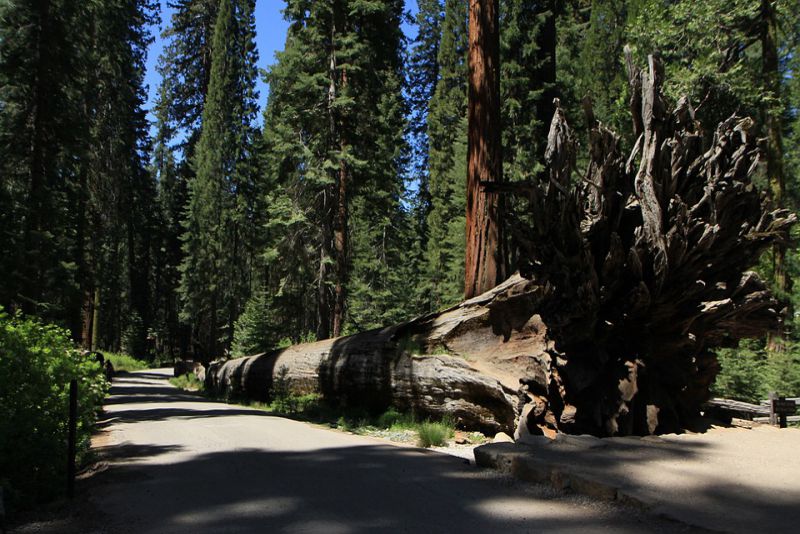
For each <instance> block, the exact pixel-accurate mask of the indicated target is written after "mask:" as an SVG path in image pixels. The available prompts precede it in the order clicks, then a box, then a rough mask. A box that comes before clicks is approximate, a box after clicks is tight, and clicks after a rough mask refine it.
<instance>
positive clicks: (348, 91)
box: [265, 1, 412, 338]
mask: <svg viewBox="0 0 800 534" xmlns="http://www.w3.org/2000/svg"><path fill="white" fill-rule="evenodd" d="M284 14H285V16H286V17H287V19H288V20H289V21H290V27H289V33H288V36H287V40H286V48H285V50H284V51H283V52H282V53H280V54H279V55H278V62H277V64H276V65H275V66H274V67H273V68H272V69H271V71H270V73H269V75H268V81H269V83H270V87H271V91H270V101H269V104H268V108H267V111H266V113H265V125H266V127H265V144H266V146H267V152H268V157H267V160H268V162H267V164H266V165H267V168H268V169H269V171H268V172H269V176H270V179H271V180H273V183H274V185H272V186H271V187H270V189H271V194H270V195H269V199H268V205H269V210H270V214H269V219H270V222H269V226H268V229H269V234H270V245H269V247H268V249H267V252H266V255H265V256H266V257H267V259H268V264H269V268H268V272H269V278H270V282H269V285H270V287H271V288H274V291H275V292H276V294H277V296H278V299H277V300H276V301H275V305H276V306H286V305H288V306H291V308H293V309H294V312H293V313H283V314H276V315H280V316H284V317H295V318H297V320H298V322H300V323H301V324H302V326H301V327H300V328H306V329H307V328H308V327H309V326H313V327H314V330H315V331H316V334H317V337H318V338H325V337H328V336H329V335H331V334H333V335H337V334H339V333H340V332H341V331H343V330H344V329H345V328H347V324H349V323H348V319H347V317H348V315H347V311H348V310H351V311H355V310H359V311H357V312H355V313H352V314H351V315H350V317H351V320H352V321H355V322H357V325H355V323H353V324H354V325H355V326H356V327H360V326H361V325H373V324H378V323H381V322H382V321H383V320H384V319H382V317H388V316H390V315H392V314H391V312H390V310H391V309H398V308H399V309H403V306H404V302H409V301H411V300H412V299H411V297H410V296H409V295H408V291H407V290H405V289H406V288H403V287H402V282H398V281H397V279H396V278H394V277H393V276H390V275H391V274H392V273H391V272H390V266H391V265H394V264H395V263H394V261H393V259H392V258H393V257H397V258H398V259H400V255H401V253H402V252H405V251H406V250H407V249H405V248H404V245H405V243H403V238H404V237H403V236H404V235H405V236H407V235H408V233H407V232H406V231H405V230H404V228H405V227H406V226H407V225H408V220H407V219H408V215H407V214H406V213H405V212H404V211H403V210H402V205H401V197H402V195H403V182H404V176H403V173H402V169H403V168H404V166H405V165H406V164H407V161H406V159H407V151H406V150H405V148H404V143H403V133H404V127H405V124H404V115H405V109H404V103H403V101H402V55H401V50H402V48H401V46H402V33H401V31H400V20H401V17H402V2H398V1H380V2H377V1H376V2H371V3H363V2H351V1H337V2H332V3H326V2H288V3H287V7H286V9H285V10H284ZM287 258H296V261H292V260H289V261H286V259H287ZM280 260H283V261H280ZM288 291H292V292H294V294H295V298H292V299H284V295H285V294H286V292H288ZM366 299H368V300H366ZM376 302H380V304H376Z"/></svg>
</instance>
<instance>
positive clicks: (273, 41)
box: [145, 0, 417, 121]
mask: <svg viewBox="0 0 800 534" xmlns="http://www.w3.org/2000/svg"><path fill="white" fill-rule="evenodd" d="M160 1H161V27H158V28H156V27H154V28H152V29H151V31H152V33H153V36H154V37H155V41H154V42H153V44H152V45H151V46H150V50H149V51H148V54H147V72H146V73H145V84H146V85H147V86H148V102H147V109H148V110H150V109H152V107H153V103H154V102H155V99H156V95H157V94H158V86H159V83H160V82H161V77H160V76H159V74H158V72H157V71H156V65H157V64H158V57H159V56H160V55H161V51H162V49H163V47H164V42H163V40H162V39H161V32H162V31H163V30H164V28H166V27H167V25H168V24H169V22H170V17H171V15H172V12H171V10H169V9H168V8H167V0H160ZM283 6H284V1H283V0H257V2H256V45H257V46H258V53H259V64H258V66H259V68H261V69H266V68H267V67H268V66H269V65H271V64H272V63H273V62H274V61H275V52H277V51H279V50H283V44H284V41H285V39H286V29H287V28H288V24H287V22H286V21H285V20H284V19H283V14H282V13H281V10H282V9H283ZM406 9H407V10H410V11H411V12H412V13H416V10H417V1H416V0H406ZM403 31H405V33H406V35H407V36H408V37H409V38H412V37H413V36H414V34H415V30H414V28H413V27H411V26H408V25H406V26H404V27H403ZM258 91H259V104H260V106H261V108H262V109H263V107H264V104H265V103H266V101H267V95H268V93H269V88H268V87H267V86H266V84H265V83H264V82H263V81H262V80H261V79H260V78H259V80H258ZM150 119H151V121H152V120H153V117H152V116H151V117H150ZM260 120H261V117H260V114H259V121H260Z"/></svg>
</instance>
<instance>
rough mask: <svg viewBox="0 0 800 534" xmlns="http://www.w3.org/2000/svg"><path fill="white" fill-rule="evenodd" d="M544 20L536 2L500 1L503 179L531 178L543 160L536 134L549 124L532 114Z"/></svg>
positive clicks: (539, 85)
mask: <svg viewBox="0 0 800 534" xmlns="http://www.w3.org/2000/svg"><path fill="white" fill-rule="evenodd" d="M543 18H544V17H543V15H542V13H540V9H539V8H538V2H532V1H531V0H504V1H502V2H500V27H501V33H500V39H501V50H500V53H501V63H500V68H501V72H500V80H501V83H502V88H501V91H502V105H503V175H504V177H505V179H506V180H508V181H516V180H521V179H527V178H530V177H531V176H533V175H534V174H535V173H536V172H537V171H538V170H539V168H541V165H542V158H543V156H544V146H545V144H546V142H547V139H546V138H544V137H542V135H541V132H542V130H543V125H544V124H547V123H549V120H548V118H547V117H540V116H538V114H537V113H536V111H537V109H538V107H539V100H540V99H542V98H543V93H544V87H543V84H542V82H541V80H540V78H539V66H540V65H539V63H540V62H539V58H538V55H537V54H538V44H537V41H536V37H537V35H538V33H539V31H540V28H541V26H542V23H543Z"/></svg>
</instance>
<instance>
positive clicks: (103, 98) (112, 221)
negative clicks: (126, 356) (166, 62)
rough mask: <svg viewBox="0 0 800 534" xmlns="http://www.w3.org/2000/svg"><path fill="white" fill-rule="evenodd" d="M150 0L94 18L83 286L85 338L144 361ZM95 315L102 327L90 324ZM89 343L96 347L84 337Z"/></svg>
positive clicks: (150, 211)
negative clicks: (146, 81) (86, 275)
mask: <svg viewBox="0 0 800 534" xmlns="http://www.w3.org/2000/svg"><path fill="white" fill-rule="evenodd" d="M155 7H156V6H155V5H154V3H153V2H151V1H150V0H126V1H125V2H117V1H114V0H104V1H103V2H98V3H97V4H94V12H93V13H92V16H91V17H90V20H91V21H92V29H91V32H90V33H91V35H92V40H91V57H92V61H91V66H90V68H91V72H90V74H89V76H90V77H91V80H92V83H91V84H89V87H88V88H87V92H86V98H87V99H89V101H90V102H91V103H92V105H91V106H89V107H88V109H89V110H90V113H89V120H90V123H91V130H90V132H91V139H90V146H89V150H88V151H87V157H86V160H85V170H84V172H85V173H86V175H87V187H88V191H89V195H88V198H87V212H88V217H89V224H88V228H89V234H90V235H91V239H89V240H88V242H87V247H86V255H87V260H86V261H87V262H88V264H89V265H90V266H91V269H90V270H89V275H90V280H89V281H88V282H86V283H85V284H84V302H87V305H85V306H84V331H85V336H86V335H89V334H90V333H91V332H92V331H97V332H98V334H99V339H97V340H95V341H96V342H97V343H98V344H99V346H101V347H105V348H111V349H115V350H118V349H120V348H121V347H123V346H125V348H126V349H127V350H128V351H129V352H131V353H132V354H135V355H136V356H144V355H145V353H146V352H147V351H148V347H147V337H148V331H149V329H150V326H151V323H152V319H153V314H152V287H151V285H150V275H151V266H152V263H151V260H152V256H151V253H152V248H153V247H152V242H151V238H152V235H153V233H154V231H155V226H156V219H155V216H156V213H155V210H154V208H155V197H156V185H155V180H154V177H153V175H152V174H151V173H150V172H149V170H148V165H147V162H148V160H149V158H150V143H149V139H148V136H147V130H148V124H147V118H146V113H145V111H144V108H143V106H144V102H145V99H146V95H145V91H144V87H143V84H144V80H143V78H144V69H145V57H146V52H147V47H148V45H149V44H150V40H151V37H150V35H149V33H148V30H147V27H148V26H149V25H151V24H153V22H154V20H155V16H156V15H155ZM95 318H97V322H98V324H97V325H91V326H90V325H89V323H92V322H94V320H95ZM84 343H85V344H86V345H90V344H91V342H90V341H88V342H87V340H86V339H84Z"/></svg>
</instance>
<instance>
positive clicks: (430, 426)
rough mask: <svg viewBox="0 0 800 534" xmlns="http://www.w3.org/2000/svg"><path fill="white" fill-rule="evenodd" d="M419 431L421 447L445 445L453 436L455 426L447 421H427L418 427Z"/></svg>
mask: <svg viewBox="0 0 800 534" xmlns="http://www.w3.org/2000/svg"><path fill="white" fill-rule="evenodd" d="M417 432H418V433H419V440H418V445H419V446H420V447H425V448H426V449H427V448H428V447H443V446H444V445H447V440H448V439H450V438H451V437H453V434H454V432H453V427H452V426H450V425H448V424H447V423H445V422H442V423H434V422H430V421H428V422H426V423H422V424H420V425H419V427H418V428H417Z"/></svg>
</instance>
